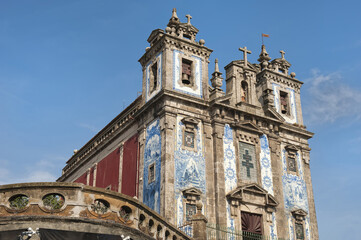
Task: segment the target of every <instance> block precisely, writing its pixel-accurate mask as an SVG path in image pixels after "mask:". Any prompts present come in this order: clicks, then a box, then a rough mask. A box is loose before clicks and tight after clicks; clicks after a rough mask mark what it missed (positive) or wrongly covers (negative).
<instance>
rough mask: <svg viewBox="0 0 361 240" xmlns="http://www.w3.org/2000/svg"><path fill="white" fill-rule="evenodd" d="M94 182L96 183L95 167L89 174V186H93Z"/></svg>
mask: <svg viewBox="0 0 361 240" xmlns="http://www.w3.org/2000/svg"><path fill="white" fill-rule="evenodd" d="M93 182H94V167H92V168H91V169H90V172H89V186H93Z"/></svg>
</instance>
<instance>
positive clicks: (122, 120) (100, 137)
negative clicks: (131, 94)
mask: <svg viewBox="0 0 361 240" xmlns="http://www.w3.org/2000/svg"><path fill="white" fill-rule="evenodd" d="M140 100H141V96H140V97H138V98H137V99H136V100H135V101H134V102H133V103H132V104H130V105H129V107H128V108H126V109H125V110H124V111H122V112H121V113H120V114H119V115H118V116H117V117H115V118H114V119H113V121H111V122H110V123H109V124H108V125H107V126H105V127H104V128H103V129H102V130H101V131H100V132H99V133H98V134H97V135H95V136H94V137H93V138H92V139H91V140H90V141H89V142H88V143H87V144H85V145H84V146H83V147H82V148H81V149H80V150H79V151H77V152H75V153H74V155H73V156H72V157H71V158H70V159H69V160H68V161H67V165H66V166H65V167H64V168H63V176H62V177H60V178H59V179H58V181H63V180H64V179H63V178H64V177H66V175H67V174H68V173H70V172H71V171H72V170H73V169H74V168H76V166H79V165H80V163H81V162H83V161H85V159H87V158H88V157H89V156H91V155H92V153H94V152H95V150H97V149H100V148H101V147H102V145H103V144H104V143H107V142H109V139H111V137H114V136H116V134H117V133H118V132H120V131H121V130H122V129H124V127H126V126H128V123H130V122H131V121H133V120H134V115H135V114H136V113H137V111H138V109H139V107H140Z"/></svg>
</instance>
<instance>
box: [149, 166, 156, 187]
mask: <svg viewBox="0 0 361 240" xmlns="http://www.w3.org/2000/svg"><path fill="white" fill-rule="evenodd" d="M154 181H155V164H154V163H152V164H150V165H149V171H148V183H152V182H154Z"/></svg>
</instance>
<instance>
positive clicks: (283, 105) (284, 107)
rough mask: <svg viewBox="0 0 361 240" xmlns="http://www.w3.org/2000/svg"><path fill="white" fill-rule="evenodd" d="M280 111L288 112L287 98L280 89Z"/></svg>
mask: <svg viewBox="0 0 361 240" xmlns="http://www.w3.org/2000/svg"><path fill="white" fill-rule="evenodd" d="M280 104H281V113H283V114H289V100H288V94H287V93H286V92H282V91H280Z"/></svg>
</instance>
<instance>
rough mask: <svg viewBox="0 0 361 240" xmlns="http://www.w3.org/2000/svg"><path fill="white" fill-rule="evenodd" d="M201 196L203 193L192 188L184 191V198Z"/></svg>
mask: <svg viewBox="0 0 361 240" xmlns="http://www.w3.org/2000/svg"><path fill="white" fill-rule="evenodd" d="M201 194H202V192H201V191H200V190H198V189H197V188H195V187H191V188H187V189H185V190H183V195H184V196H187V195H192V196H200V195H201Z"/></svg>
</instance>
